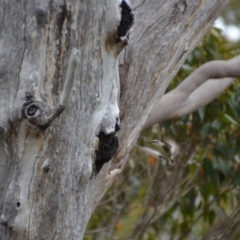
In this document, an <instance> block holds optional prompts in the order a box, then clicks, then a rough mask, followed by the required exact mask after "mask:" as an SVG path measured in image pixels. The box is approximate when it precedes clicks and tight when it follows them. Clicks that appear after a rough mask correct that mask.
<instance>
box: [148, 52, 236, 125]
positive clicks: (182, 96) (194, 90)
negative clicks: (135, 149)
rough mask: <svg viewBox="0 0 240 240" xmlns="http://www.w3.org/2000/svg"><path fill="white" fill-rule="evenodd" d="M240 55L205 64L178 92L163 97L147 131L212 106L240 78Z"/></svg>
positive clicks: (151, 117) (173, 91) (154, 110)
mask: <svg viewBox="0 0 240 240" xmlns="http://www.w3.org/2000/svg"><path fill="white" fill-rule="evenodd" d="M239 66H240V55H238V56H236V57H234V58H232V59H230V60H226V61H224V60H216V61H211V62H208V63H205V64H204V65H202V66H201V67H199V68H198V69H197V70H196V71H194V72H193V73H192V74H191V75H190V76H188V77H187V78H186V79H185V80H184V81H183V82H182V83H180V84H179V85H178V86H177V87H176V88H175V89H173V90H172V91H170V92H168V93H166V94H165V95H163V97H162V98H161V99H160V100H159V101H158V103H157V104H156V105H155V107H154V108H153V110H152V113H151V114H150V116H149V118H148V120H147V122H146V124H145V126H144V128H148V127H150V126H152V125H153V124H155V123H157V122H162V121H165V120H168V119H172V118H177V117H181V116H183V115H186V114H189V113H191V112H193V111H195V110H197V109H199V108H201V107H203V106H205V105H207V104H208V103H209V102H211V101H212V100H213V99H215V98H216V97H218V96H219V95H220V94H221V93H222V92H223V91H224V89H226V88H227V87H228V86H229V85H230V84H231V83H233V82H234V80H235V78H237V77H239V76H240V67H239Z"/></svg>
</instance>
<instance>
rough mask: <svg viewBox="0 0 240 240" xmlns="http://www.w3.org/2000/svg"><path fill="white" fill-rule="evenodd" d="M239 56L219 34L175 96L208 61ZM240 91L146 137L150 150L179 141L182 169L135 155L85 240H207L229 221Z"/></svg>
mask: <svg viewBox="0 0 240 240" xmlns="http://www.w3.org/2000/svg"><path fill="white" fill-rule="evenodd" d="M235 54H236V50H235V48H234V46H233V45H231V44H230V43H228V42H227V41H226V40H225V38H224V37H223V36H222V35H221V32H220V31H219V30H217V29H214V28H213V29H211V31H209V33H208V34H207V35H206V37H205V38H204V39H203V41H202V42H201V44H200V45H199V46H198V47H196V49H195V50H194V51H193V52H192V53H191V54H190V56H189V57H188V59H187V60H186V62H185V64H184V65H183V67H182V68H181V69H180V71H179V73H178V75H177V76H176V77H175V79H174V81H173V82H172V83H171V85H170V86H169V89H168V90H170V89H173V88H175V87H176V86H177V85H178V84H179V83H180V82H181V81H182V80H183V79H184V78H186V77H187V76H188V75H189V74H190V73H191V72H192V71H194V70H195V69H197V68H198V67H199V66H200V65H202V64H204V63H205V62H208V61H211V60H215V59H229V58H231V57H233V56H234V55H235ZM238 84H239V81H236V82H235V83H234V84H232V86H230V87H229V89H228V90H226V91H225V92H224V93H223V94H222V95H221V96H220V97H219V98H218V99H215V100H214V101H213V102H211V103H210V104H209V105H208V106H206V107H204V108H202V109H199V110H198V111H196V112H195V113H193V114H190V115H187V116H184V117H182V118H179V119H176V120H171V121H166V122H164V123H161V126H158V125H155V126H154V127H153V128H152V129H151V130H147V131H144V132H143V133H142V134H141V136H140V138H139V140H138V144H139V145H143V146H148V143H149V141H150V140H152V139H159V138H161V136H163V135H166V136H171V137H172V138H174V139H176V141H177V142H178V143H179V144H180V145H181V153H180V154H179V157H178V158H177V164H176V165H174V166H166V165H165V164H164V163H162V162H160V161H156V160H155V159H152V158H148V157H147V156H146V155H144V153H142V152H141V151H140V149H138V148H137V147H136V148H134V149H133V151H132V153H131V156H130V160H129V161H128V164H127V166H126V167H125V170H124V173H123V174H122V175H121V176H119V178H118V179H117V180H116V181H115V182H114V184H113V186H112V187H111V189H109V191H108V192H107V194H106V195H105V197H104V199H103V200H102V202H101V203H100V206H99V207H98V209H97V210H96V211H95V213H94V214H93V216H92V219H91V221H90V223H89V226H88V230H87V233H86V235H85V240H90V239H91V240H93V239H96V240H101V239H104V240H108V239H109V240H114V239H116V240H122V239H143V240H153V239H202V238H203V237H204V235H206V233H208V232H209V231H211V229H212V228H213V226H214V225H215V224H217V223H219V222H221V221H223V220H225V219H226V218H227V217H228V216H229V214H230V213H231V212H232V211H233V209H235V208H236V206H237V204H238V201H239V187H240V158H239V151H240V133H239V125H240V121H239V117H240V116H239V115H240V86H239V85H238ZM94 231H96V232H94ZM235 234H239V230H238V232H236V233H235Z"/></svg>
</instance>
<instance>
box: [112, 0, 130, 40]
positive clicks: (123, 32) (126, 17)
mask: <svg viewBox="0 0 240 240" xmlns="http://www.w3.org/2000/svg"><path fill="white" fill-rule="evenodd" d="M120 8H121V21H120V24H119V26H118V28H117V39H116V40H117V42H120V41H122V40H124V39H128V37H129V31H130V29H131V27H132V25H133V23H134V15H133V12H132V8H131V7H130V6H129V5H128V3H127V2H126V1H124V0H123V1H122V2H121V4H120Z"/></svg>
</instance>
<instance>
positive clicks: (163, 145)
mask: <svg viewBox="0 0 240 240" xmlns="http://www.w3.org/2000/svg"><path fill="white" fill-rule="evenodd" d="M150 144H151V145H152V146H153V147H154V148H155V149H156V150H157V151H156V150H154V149H151V148H148V147H140V148H141V149H142V150H143V151H144V152H145V153H146V154H148V155H150V156H153V157H155V158H158V159H161V158H164V159H166V160H167V161H168V163H169V165H173V164H175V161H174V159H173V158H174V157H175V156H177V155H178V153H179V145H178V144H177V143H176V142H175V141H174V140H173V139H171V138H167V137H166V138H164V139H163V141H162V142H161V141H159V140H152V141H150Z"/></svg>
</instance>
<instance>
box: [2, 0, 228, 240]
mask: <svg viewBox="0 0 240 240" xmlns="http://www.w3.org/2000/svg"><path fill="white" fill-rule="evenodd" d="M228 1H229V0H222V1H219V0H211V1H210V0H209V1H205V0H198V1H191V0H171V1H170V0H169V1H163V0H149V1H145V0H135V1H133V3H132V8H133V13H134V14H135V24H134V26H133V29H132V31H131V33H130V42H129V45H128V46H127V47H126V48H125V50H124V52H122V58H121V61H120V62H119V63H118V55H119V52H120V51H121V49H122V48H123V47H124V45H125V41H126V40H123V41H121V39H120V40H119V39H118V41H117V40H116V39H117V29H118V26H119V22H120V17H121V8H120V7H119V4H120V1H117V0H116V1H114V0H102V1H100V0H85V1H84V0H35V1H30V0H19V1H13V0H1V1H0V3H1V8H0V34H1V36H0V239H4V240H5V239H6V240H8V239H23V240H25V239H43V240H46V239H63V240H65V239H71V240H74V239H82V236H83V234H84V231H85V227H86V224H87V222H88V220H89V218H90V216H91V214H92V211H93V210H94V207H95V206H96V205H97V203H98V202H99V200H100V199H101V197H102V196H103V194H104V192H105V191H106V190H107V188H108V186H109V185H110V184H111V182H112V180H113V178H114V177H115V176H116V175H117V174H118V173H120V172H121V169H122V167H123V166H124V164H125V162H126V160H127V156H128V153H129V151H130V150H131V147H132V146H133V144H134V142H135V140H136V138H137V137H138V135H139V133H140V131H141V129H142V127H143V125H144V123H145V122H146V120H147V117H148V115H149V113H150V112H151V110H152V108H153V106H154V104H155V103H156V100H157V99H158V98H160V97H161V96H162V94H163V93H164V91H165V89H166V88H167V86H168V84H169V83H170V81H171V80H172V78H173V77H174V75H175V74H176V72H177V71H178V69H179V67H180V66H181V65H182V63H183V62H184V60H185V59H186V56H187V54H188V53H189V52H191V51H192V49H193V48H194V46H195V45H196V43H197V42H198V41H199V40H200V39H201V38H202V37H203V35H204V34H205V32H206V31H207V29H208V28H209V27H210V26H211V24H212V23H213V21H214V20H215V19H216V17H217V16H218V15H219V14H220V12H221V10H222V9H223V8H224V7H225V6H226V4H227V2H228ZM71 53H72V54H71ZM118 66H120V76H121V80H120V83H119V74H118ZM30 106H31V107H30ZM119 108H120V116H119ZM36 109H37V111H35V110H36ZM64 109H65V110H64ZM54 119H55V120H54ZM53 120H54V121H53ZM119 120H120V121H121V130H120V131H119V133H118V134H117V135H118V137H119V147H118V151H117V154H116V155H115V157H114V158H113V160H112V161H111V162H108V163H106V164H104V166H103V168H102V169H101V167H100V168H98V169H96V167H95V158H96V156H95V155H96V150H99V149H100V148H101V146H102V145H101V144H102V143H101V141H102V138H101V137H100V136H101V135H100V134H101V133H104V137H106V136H110V140H109V141H112V139H116V137H115V134H116V126H118V124H119ZM50 123H52V124H51V126H50ZM97 136H98V137H97ZM98 138H99V139H98ZM104 139H105V138H103V141H105V140H104ZM114 153H115V152H114ZM110 155H111V154H110ZM99 169H101V170H100V172H98V170H99Z"/></svg>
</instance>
